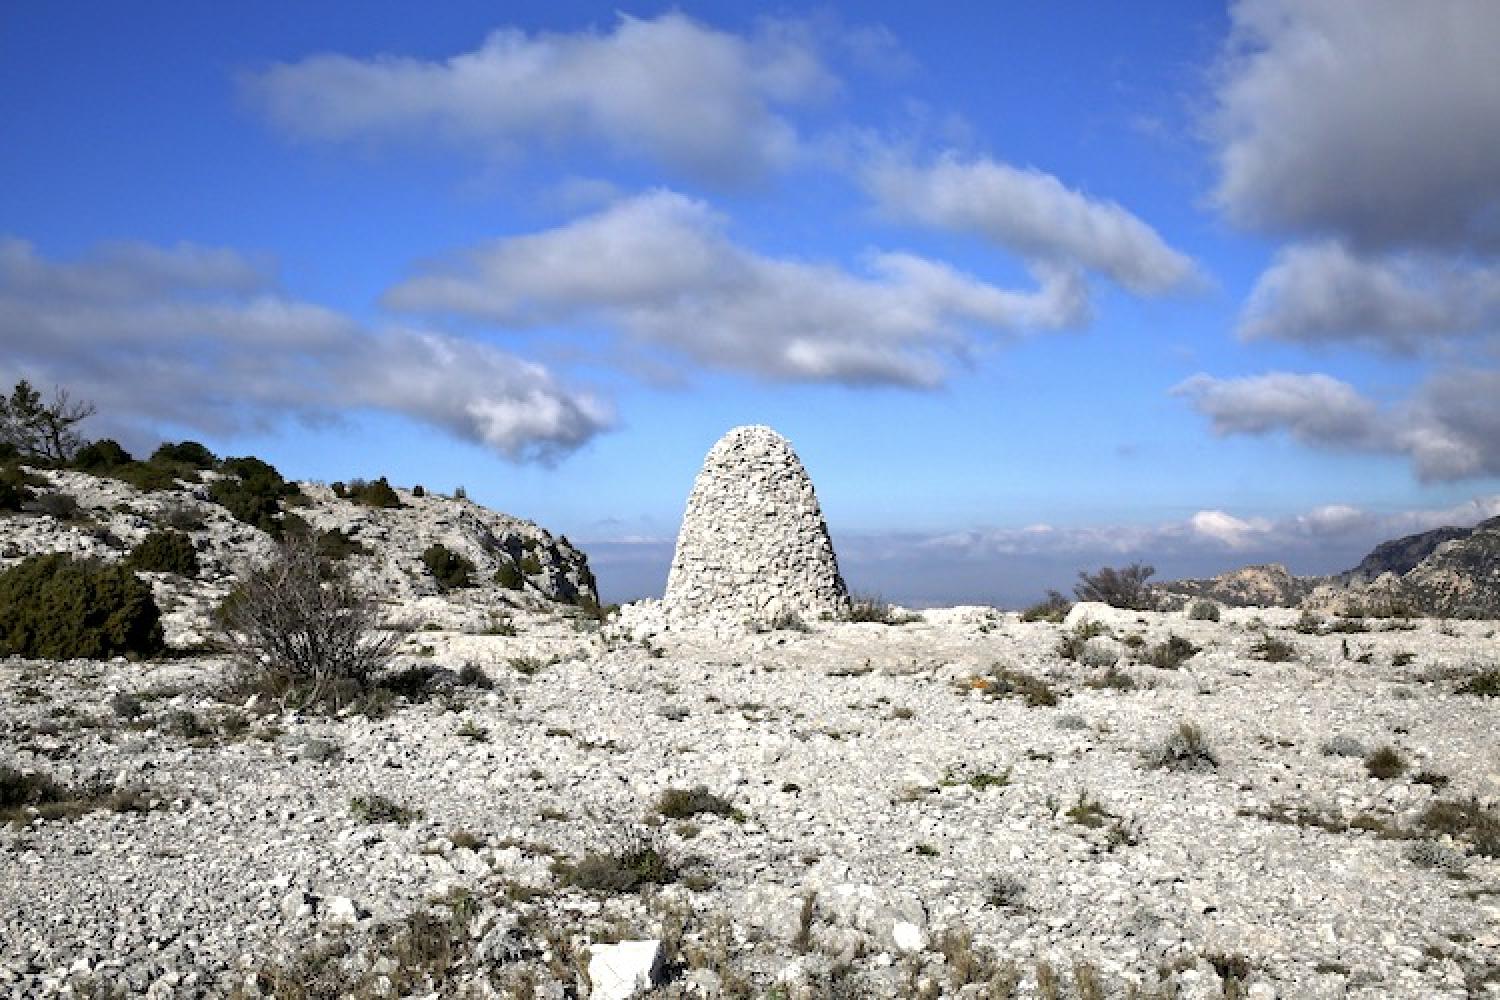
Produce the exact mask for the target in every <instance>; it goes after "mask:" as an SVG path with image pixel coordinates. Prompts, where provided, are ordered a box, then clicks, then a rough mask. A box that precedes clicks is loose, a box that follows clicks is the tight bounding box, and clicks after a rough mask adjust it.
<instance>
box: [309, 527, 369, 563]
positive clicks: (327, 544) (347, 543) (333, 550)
mask: <svg viewBox="0 0 1500 1000" xmlns="http://www.w3.org/2000/svg"><path fill="white" fill-rule="evenodd" d="M369 551H370V549H369V546H367V545H365V543H364V542H361V541H360V540H358V539H357V538H351V537H350V536H349V535H348V534H347V533H346V532H345V531H343V530H342V529H340V528H330V529H328V530H327V531H320V532H318V555H320V556H322V557H323V558H324V559H327V560H330V561H331V562H342V561H343V560H345V559H348V558H349V557H350V556H357V555H364V554H365V553H367V552H369Z"/></svg>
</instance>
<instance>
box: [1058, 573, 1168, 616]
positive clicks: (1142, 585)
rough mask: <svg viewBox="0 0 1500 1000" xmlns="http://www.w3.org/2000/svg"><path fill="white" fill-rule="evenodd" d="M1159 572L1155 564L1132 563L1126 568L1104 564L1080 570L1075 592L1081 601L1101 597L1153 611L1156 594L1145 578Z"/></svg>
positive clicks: (1118, 605) (1122, 605) (1107, 601)
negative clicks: (1089, 569) (1096, 569)
mask: <svg viewBox="0 0 1500 1000" xmlns="http://www.w3.org/2000/svg"><path fill="white" fill-rule="evenodd" d="M1155 574H1156V568H1155V567H1154V566H1147V565H1145V564H1143V563H1131V564H1130V565H1129V566H1126V567H1125V568H1124V569H1115V568H1114V567H1112V566H1105V567H1103V568H1101V569H1100V570H1099V572H1097V573H1086V572H1083V571H1082V570H1080V571H1079V573H1078V583H1077V584H1076V585H1075V586H1074V587H1073V593H1074V595H1076V596H1077V598H1078V599H1079V600H1080V601H1102V602H1103V603H1105V604H1108V605H1109V606H1110V607H1113V608H1126V609H1128V610H1131V611H1154V610H1155V609H1156V597H1155V595H1154V594H1153V593H1152V592H1151V588H1150V587H1149V586H1147V584H1146V581H1147V580H1149V579H1150V578H1151V577H1152V576H1154V575H1155Z"/></svg>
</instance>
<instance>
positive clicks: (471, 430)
mask: <svg viewBox="0 0 1500 1000" xmlns="http://www.w3.org/2000/svg"><path fill="white" fill-rule="evenodd" d="M0 342H3V343H4V344H5V345H6V353H5V356H4V357H3V358H0V384H4V385H10V384H12V383H13V382H14V381H15V380H16V379H19V378H23V377H25V378H30V379H31V380H33V381H34V382H37V383H38V384H42V385H47V384H53V383H57V384H61V385H65V386H67V387H68V388H69V390H70V391H72V392H73V393H74V395H75V396H79V397H83V398H88V399H92V400H94V401H95V402H96V403H97V404H98V406H99V410H100V417H99V418H97V420H96V421H95V423H98V424H99V425H100V426H103V427H105V428H107V430H108V432H111V433H120V434H122V435H125V436H129V437H132V438H133V439H136V440H149V439H150V438H151V436H152V430H153V428H155V427H156V426H159V425H162V424H174V425H179V426H182V427H188V428H196V429H199V430H201V431H205V432H207V433H209V434H215V435H218V434H229V433H233V432H235V431H239V430H243V429H245V428H247V427H255V428H263V427H269V426H273V425H274V424H276V423H277V422H278V421H279V420H280V419H282V418H284V417H293V418H300V419H327V418H329V417H332V416H336V415H337V414H338V413H339V412H340V409H341V408H343V407H349V406H366V407H372V408H376V409H381V410H386V411H388V412H393V413H399V414H403V415H405V416H408V417H410V418H412V419H414V420H417V421H420V422H423V423H426V424H430V425H433V426H435V427H439V428H441V429H443V430H444V431H446V432H448V433H451V434H453V435H455V436H456V437H459V438H462V439H464V440H469V441H474V442H477V443H480V444H483V445H486V446H488V447H490V448H493V449H494V450H496V451H498V452H500V453H502V454H505V455H507V456H509V457H511V458H514V459H518V460H525V459H543V460H546V459H551V458H554V457H557V456H558V455H561V454H563V453H565V452H567V451H570V450H572V449H574V448H577V447H578V446H580V445H581V444H583V443H584V442H585V441H587V440H588V439H589V438H590V437H592V436H593V435H595V434H597V433H599V432H600V431H601V430H602V429H604V428H605V427H606V426H608V424H609V423H610V421H611V416H610V413H609V411H608V408H607V407H606V406H605V405H604V404H602V403H601V402H599V401H598V400H596V399H594V398H593V397H592V396H590V395H588V394H586V393H580V392H576V391H573V390H569V389H568V388H566V387H564V386H563V385H561V384H560V383H559V382H558V381H557V379H556V378H554V377H553V376H552V374H551V373H550V372H548V371H547V370H546V369H545V368H543V367H541V366H540V365H536V364H534V363H531V362H528V361H524V360H522V359H520V358H516V357H514V356H512V355H509V354H506V353H504V352H501V351H498V350H496V349H494V348H492V347H489V346H487V345H484V344H481V343H477V342H473V341H466V340H461V339H458V338H454V337H451V336H446V335H443V334H438V333H432V332H424V331H410V330H385V331H376V330H369V329H366V328H364V327H362V326H360V325H359V324H357V323H355V322H354V321H353V320H351V319H350V318H349V317H347V316H344V315H342V314H340V313H337V312H334V311H333V310H330V309H326V308H324V307H322V306H318V305H316V304H313V303H307V302H299V301H296V300H293V299H289V298H287V297H285V296H284V295H282V294H281V293H280V292H278V291H277V290H276V289H275V283H274V281H273V280H272V278H271V276H270V274H269V272H268V271H267V270H266V269H265V267H264V265H263V264H260V263H257V262H255V261H252V260H251V259H249V258H246V257H244V256H243V255H240V254H238V253H236V252H235V251H232V250H226V249H219V248H204V247H192V246H185V245H184V246H178V247H174V248H170V249H163V248H159V247H153V246H149V245H145V244H116V245H112V246H109V247H105V248H101V249H100V250H99V251H98V252H96V253H95V254H93V255H91V256H89V257H86V258H84V259H82V260H79V261H73V262H66V261H61V262H60V261H53V260H48V259H46V258H44V257H42V256H41V255H40V254H38V253H37V251H36V250H35V248H34V247H32V246H31V245H30V244H27V243H25V242H23V241H20V240H14V239H9V240H0Z"/></svg>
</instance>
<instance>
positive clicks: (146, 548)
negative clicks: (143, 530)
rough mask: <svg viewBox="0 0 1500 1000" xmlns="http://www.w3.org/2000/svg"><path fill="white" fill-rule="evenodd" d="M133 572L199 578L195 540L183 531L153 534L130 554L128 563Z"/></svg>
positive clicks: (155, 532) (156, 532)
mask: <svg viewBox="0 0 1500 1000" xmlns="http://www.w3.org/2000/svg"><path fill="white" fill-rule="evenodd" d="M125 562H126V564H127V565H129V566H130V567H131V568H132V569H138V570H144V571H145V572H148V573H176V574H177V575H178V576H197V575H198V550H197V549H196V548H194V547H193V540H192V539H191V538H189V537H188V536H187V535H184V534H183V533H182V532H180V531H170V530H169V531H153V532H151V534H149V535H147V536H146V537H145V538H143V539H141V542H140V544H139V545H137V546H136V547H135V548H133V549H131V550H130V555H129V556H128V557H127V558H126V560H125Z"/></svg>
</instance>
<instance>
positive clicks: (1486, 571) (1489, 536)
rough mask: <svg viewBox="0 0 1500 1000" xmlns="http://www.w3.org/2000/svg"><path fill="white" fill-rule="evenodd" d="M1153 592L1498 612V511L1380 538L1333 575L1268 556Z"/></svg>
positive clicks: (1366, 609)
mask: <svg viewBox="0 0 1500 1000" xmlns="http://www.w3.org/2000/svg"><path fill="white" fill-rule="evenodd" d="M1156 591H1157V594H1158V595H1159V596H1160V597H1161V598H1162V606H1163V607H1168V608H1176V607H1181V606H1183V605H1185V604H1186V603H1187V602H1188V601H1190V600H1193V599H1195V598H1200V597H1205V598H1208V599H1210V600H1214V601H1218V602H1219V603H1220V604H1224V605H1228V606H1230V607H1240V606H1256V607H1287V608H1295V607H1305V608H1309V609H1312V610H1317V611H1323V612H1338V613H1343V614H1354V615H1377V616H1382V617H1383V616H1387V615H1392V614H1418V615H1432V616H1436V617H1442V618H1500V517H1496V518H1490V519H1489V520H1487V521H1481V522H1480V523H1479V524H1477V525H1475V526H1474V527H1472V528H1456V527H1445V528H1437V529H1435V530H1433V531H1424V532H1421V533H1420V534H1415V535H1407V536H1405V537H1403V538H1395V539H1392V540H1391V541H1388V542H1382V543H1381V544H1379V545H1377V546H1376V547H1375V548H1374V549H1373V550H1371V552H1370V554H1369V555H1367V556H1365V558H1364V559H1362V560H1361V561H1360V563H1359V565H1358V566H1356V567H1354V568H1353V569H1351V570H1347V571H1346V572H1343V573H1339V574H1337V575H1335V576H1330V577H1320V576H1293V575H1292V574H1291V573H1289V572H1288V571H1287V569H1286V567H1285V566H1282V565H1279V564H1276V563H1272V564H1270V565H1265V566H1247V567H1245V568H1244V569H1237V570H1234V571H1233V572H1230V573H1223V574H1220V575H1219V576H1216V577H1213V578H1211V579H1206V580H1174V581H1172V582H1170V583H1163V584H1159V585H1158V586H1157V588H1156Z"/></svg>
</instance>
